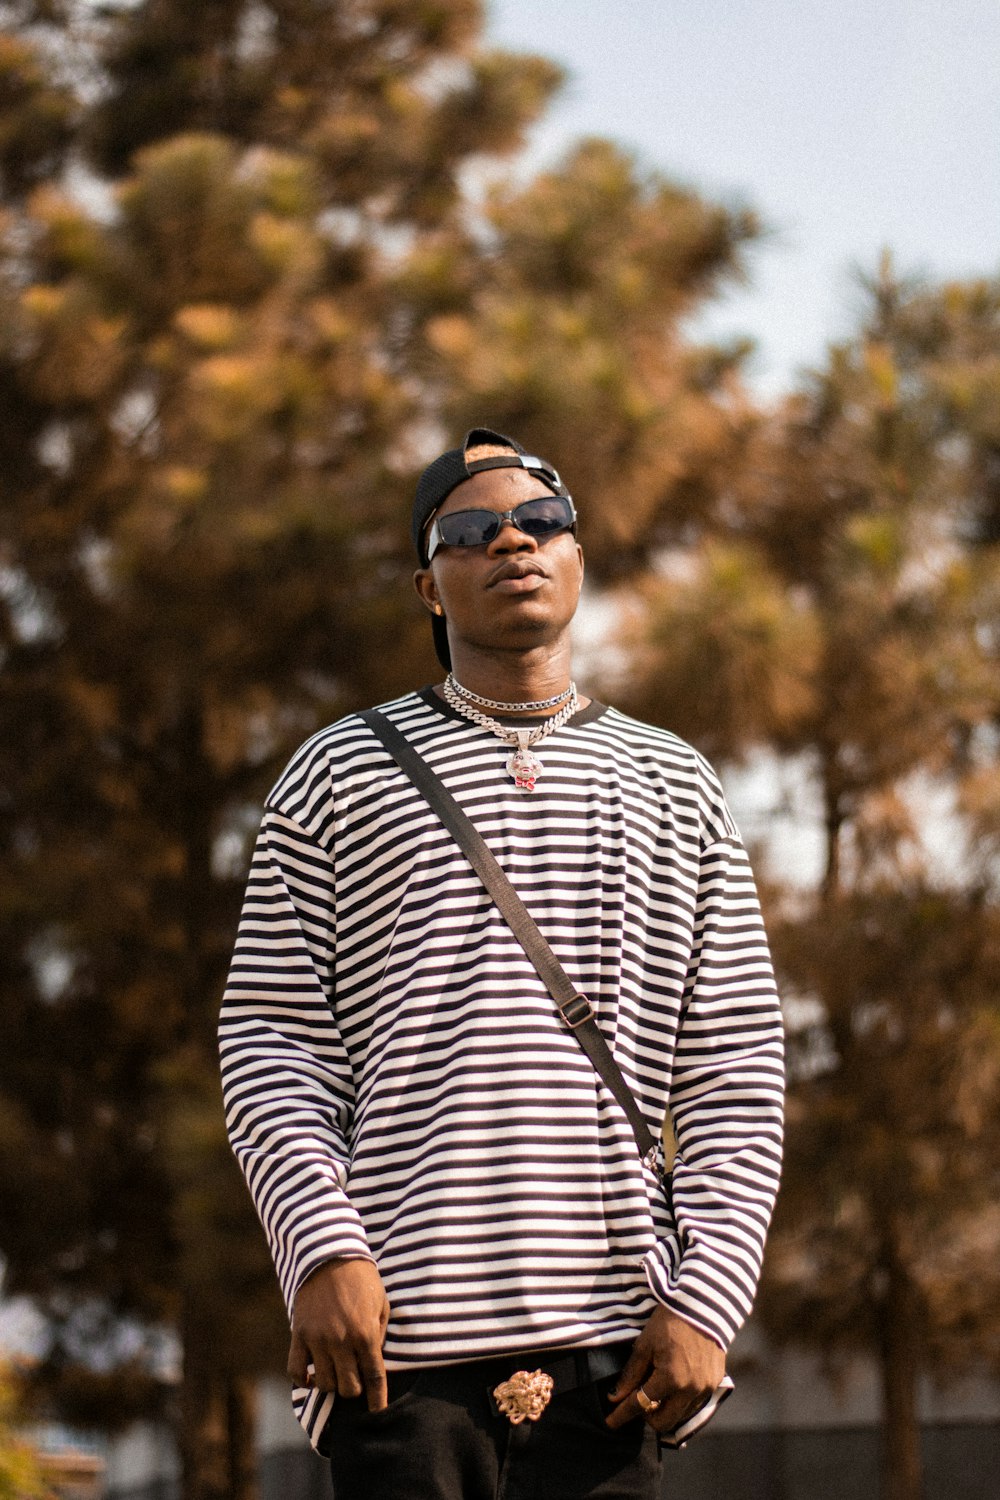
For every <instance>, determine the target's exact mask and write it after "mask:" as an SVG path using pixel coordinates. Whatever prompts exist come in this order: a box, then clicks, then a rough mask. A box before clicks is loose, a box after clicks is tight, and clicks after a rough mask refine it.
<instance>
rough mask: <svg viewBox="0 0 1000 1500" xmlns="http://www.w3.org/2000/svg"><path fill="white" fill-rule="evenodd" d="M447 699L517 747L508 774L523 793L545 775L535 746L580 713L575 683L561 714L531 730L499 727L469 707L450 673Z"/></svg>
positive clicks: (446, 686)
mask: <svg viewBox="0 0 1000 1500" xmlns="http://www.w3.org/2000/svg"><path fill="white" fill-rule="evenodd" d="M444 696H445V701H446V702H447V703H449V704H450V705H451V707H452V708H453V709H455V710H456V712H457V713H460V714H462V716H463V717H464V718H466V719H471V720H472V722H473V724H478V725H479V726H480V728H481V729H488V730H489V731H490V733H491V734H495V735H496V736H497V738H498V739H501V740H503V742H504V744H505V745H511V746H513V747H514V753H513V754H512V755H511V757H510V759H509V760H508V761H507V773H508V775H509V776H511V777H512V778H513V781H514V785H515V786H516V787H517V789H518V791H520V792H533V791H534V790H535V782H536V781H537V780H538V778H539V776H540V775H541V774H542V763H541V761H540V760H539V758H538V756H537V755H535V753H534V752H533V750H532V749H531V746H532V745H537V744H538V742H539V740H543V739H545V737H546V735H549V734H553V733H554V732H555V731H556V730H557V729H561V728H562V726H563V725H564V724H565V723H567V722H568V721H569V720H570V719H571V718H572V717H573V715H574V714H575V713H576V710H577V694H576V684H575V683H570V694H569V698H568V699H567V701H566V703H565V704H564V705H563V707H562V708H561V709H560V710H559V712H558V713H557V714H553V715H552V717H551V719H546V720H545V723H544V724H535V725H533V726H532V727H531V728H530V729H529V728H525V729H515V728H513V727H512V726H511V725H509V724H498V723H497V721H496V719H491V718H490V717H489V715H488V714H484V713H480V711H479V709H478V708H475V707H473V705H472V704H471V703H467V702H466V700H465V699H464V698H463V697H462V695H461V693H460V692H459V691H458V686H457V684H456V683H454V682H453V679H452V677H451V674H450V673H449V675H448V677H447V678H446V679H445V684H444Z"/></svg>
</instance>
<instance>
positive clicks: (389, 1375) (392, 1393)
mask: <svg viewBox="0 0 1000 1500" xmlns="http://www.w3.org/2000/svg"><path fill="white" fill-rule="evenodd" d="M632 1344H633V1340H631V1339H629V1340H628V1342H626V1343H618V1344H599V1345H596V1346H594V1347H592V1348H586V1349H535V1350H531V1349H529V1350H525V1351H523V1352H521V1353H519V1354H502V1355H492V1356H491V1357H490V1358H489V1359H474V1360H465V1361H462V1362H461V1363H460V1364H453V1365H433V1366H431V1367H429V1368H428V1367H424V1368H423V1369H418V1370H387V1371H386V1381H387V1384H388V1397H389V1400H390V1401H396V1400H398V1398H399V1397H400V1396H402V1395H404V1394H405V1393H406V1392H407V1391H408V1390H410V1389H411V1388H412V1387H413V1386H414V1385H416V1383H417V1381H418V1380H419V1381H421V1383H424V1384H429V1385H433V1386H434V1387H435V1388H436V1389H439V1390H440V1392H441V1394H442V1395H447V1394H449V1393H450V1392H454V1394H455V1395H458V1394H459V1393H460V1392H462V1391H469V1390H474V1389H476V1388H483V1387H485V1389H486V1392H487V1395H488V1397H489V1399H490V1404H491V1405H492V1406H493V1408H494V1410H497V1409H498V1403H497V1398H496V1387H497V1386H499V1385H503V1384H504V1383H505V1382H509V1381H511V1380H512V1379H514V1378H516V1377H517V1375H518V1374H519V1373H523V1372H530V1373H531V1374H534V1372H535V1371H540V1372H541V1374H542V1375H543V1376H547V1377H548V1379H549V1380H550V1381H551V1382H552V1384H551V1386H549V1387H548V1395H547V1397H546V1398H545V1399H546V1401H547V1400H548V1399H549V1398H551V1397H552V1396H558V1395H562V1394H563V1393H564V1392H566V1391H575V1390H578V1389H579V1387H580V1386H584V1385H592V1384H593V1383H594V1382H595V1381H597V1380H604V1379H607V1377H609V1376H612V1375H617V1374H618V1373H619V1371H620V1370H622V1369H623V1368H624V1366H625V1363H626V1361H627V1360H628V1357H629V1355H630V1353H631V1352H632ZM499 1409H500V1410H501V1411H504V1414H505V1415H507V1412H506V1411H505V1409H504V1408H503V1407H500V1408H499Z"/></svg>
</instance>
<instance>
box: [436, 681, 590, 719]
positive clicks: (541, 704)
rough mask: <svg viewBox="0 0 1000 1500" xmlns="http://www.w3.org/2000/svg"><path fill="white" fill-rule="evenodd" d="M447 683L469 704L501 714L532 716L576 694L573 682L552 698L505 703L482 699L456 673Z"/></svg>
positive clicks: (493, 699)
mask: <svg viewBox="0 0 1000 1500" xmlns="http://www.w3.org/2000/svg"><path fill="white" fill-rule="evenodd" d="M447 681H448V682H449V683H450V684H451V686H452V687H453V688H454V689H455V692H456V693H461V695H462V697H463V698H464V699H465V700H466V702H467V703H475V704H476V706H477V707H478V708H498V709H499V710H500V712H501V713H508V714H530V713H532V712H533V711H534V710H536V709H546V708H555V706H556V704H557V703H565V701H566V699H567V698H568V697H569V696H570V694H571V693H575V692H576V683H575V682H571V683H570V685H569V687H568V688H564V689H563V691H562V692H561V693H553V695H552V697H551V698H535V699H533V700H532V701H531V702H530V703H504V702H503V701H502V700H501V699H498V698H481V697H480V696H479V694H478V693H474V692H473V691H472V689H471V688H467V687H465V686H464V685H463V684H462V683H461V682H459V680H458V678H457V677H456V676H455V674H454V672H449V673H448V678H447Z"/></svg>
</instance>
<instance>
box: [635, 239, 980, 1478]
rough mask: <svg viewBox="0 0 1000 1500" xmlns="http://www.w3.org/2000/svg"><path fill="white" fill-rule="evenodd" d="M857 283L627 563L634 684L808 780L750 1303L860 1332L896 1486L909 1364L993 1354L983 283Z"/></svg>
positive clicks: (771, 1315)
mask: <svg viewBox="0 0 1000 1500" xmlns="http://www.w3.org/2000/svg"><path fill="white" fill-rule="evenodd" d="M869 295H870V311H869V314H868V317H867V318H866V320H865V322H864V324H863V326H862V327H861V328H860V330H859V332H858V334H857V335H856V337H855V338H853V339H852V340H850V341H848V342H847V343H845V344H844V345H842V346H840V347H837V348H834V349H832V350H831V351H830V355H829V359H828V362H827V364H826V366H825V368H824V369H823V370H822V371H820V372H818V373H816V374H815V375H814V376H813V377H812V378H811V379H810V381H809V382H808V383H807V384H806V386H805V388H804V389H803V390H801V391H800V392H799V393H797V394H796V395H795V396H793V397H792V398H790V399H789V400H788V401H787V402H786V403H785V404H784V405H783V406H782V407H780V408H779V409H778V410H777V411H775V412H772V413H770V414H764V415H762V416H761V417H760V418H759V419H758V420H757V422H756V423H755V424H753V426H752V427H751V428H750V429H749V432H748V435H747V439H746V442H745V445H744V450H743V454H742V460H741V466H740V468H739V469H738V470H737V471H735V472H734V474H733V478H732V483H731V486H730V488H729V493H728V496H727V497H726V498H725V499H724V501H723V502H722V504H720V505H719V506H718V507H717V509H716V511H715V513H714V515H709V516H708V517H707V518H706V519H707V524H706V525H704V526H703V528H702V533H701V535H700V536H697V537H695V538H694V539H693V543H692V545H690V546H689V547H688V548H687V550H680V549H678V550H677V551H675V552H674V553H673V554H672V555H670V556H668V557H667V558H666V559H665V560H664V565H663V566H662V567H661V571H660V573H659V575H658V576H655V577H654V578H652V579H651V580H648V581H647V583H646V585H645V589H644V593H643V596H642V597H643V601H644V603H645V612H644V635H643V640H642V651H641V654H640V655H639V657H637V658H636V659H635V664H636V666H637V668H638V670H637V672H636V674H635V677H634V679H633V682H632V684H631V691H632V694H633V702H634V703H635V704H636V705H637V706H638V707H639V709H640V710H641V711H645V712H646V713H647V714H650V715H652V716H653V717H659V718H660V720H661V722H664V723H666V724H667V725H669V726H670V727H671V728H675V729H677V730H679V731H680V732H681V733H684V732H685V731H687V732H692V731H693V733H694V735H695V737H696V738H697V740H698V741H699V742H700V743H702V744H704V745H705V746H706V748H708V749H710V750H711V751H712V752H713V753H714V754H717V755H719V756H721V757H723V758H724V759H728V760H738V759H739V758H741V757H742V756H743V755H745V754H746V752H747V751H749V750H750V749H753V748H758V749H760V748H766V749H767V750H769V751H770V752H771V754H772V755H778V756H782V757H786V758H788V759H789V760H792V761H794V762H795V763H796V764H797V766H798V767H799V769H800V771H804V772H805V773H806V774H807V775H808V776H809V777H810V779H811V781H812V786H813V790H814V794H815V803H816V808H817V817H818V821H819V822H820V823H821V826H822V829H823V832H824V835H825V854H826V858H825V869H824V871H823V875H822V880H821V882H820V884H819V886H818V888H817V889H816V890H815V891H813V892H804V891H802V890H801V889H798V890H795V889H785V890H782V889H781V887H780V886H777V887H776V888H775V889H774V890H772V893H771V902H770V904H771V907H772V912H771V924H770V925H771V930H772V935H773V938H774V942H775V951H776V959H777V963H778V968H779V974H780V978H781V981H782V987H783V990H784V993H785V995H786V999H787V1002H788V1016H789V1023H790V1028H791V1036H790V1061H791V1080H792V1090H791V1098H790V1111H789V1146H788V1157H787V1168H786V1175H785V1183H784V1187H783V1190H782V1195H781V1197H780V1199H779V1206H778V1211H777V1216H776V1221H775V1226H774V1230H773V1233H772V1239H771V1249H770V1256H769V1260H768V1262H767V1266H766V1280H765V1285H764V1289H763V1296H762V1299H761V1307H762V1313H763V1316H764V1318H765V1320H766V1321H767V1322H768V1323H769V1325H770V1327H771V1328H772V1330H773V1331H774V1332H775V1333H776V1334H777V1335H778V1336H780V1337H781V1338H792V1339H795V1340H799V1341H807V1342H814V1343H815V1344H816V1345H817V1346H818V1347H819V1348H820V1349H822V1351H823V1352H824V1354H825V1355H826V1356H827V1357H828V1358H831V1359H836V1358H837V1357H838V1356H839V1355H840V1354H842V1353H843V1352H845V1351H855V1350H857V1349H859V1348H860V1349H865V1350H868V1351H871V1352H873V1353H875V1354H876V1355H877V1357H878V1358H879V1360H880V1363H881V1365H882V1370H883V1387H884V1391H885V1402H886V1413H887V1439H888V1441H887V1454H888V1481H887V1482H888V1490H887V1493H888V1494H889V1495H891V1496H892V1497H893V1500H904V1497H905V1500H915V1497H916V1495H917V1491H918V1488H919V1442H918V1438H917V1428H916V1414H915V1389H916V1380H917V1376H918V1373H919V1372H920V1371H922V1370H926V1371H928V1372H933V1373H936V1374H938V1375H940V1374H941V1373H942V1372H943V1371H946V1370H948V1371H950V1370H952V1369H956V1368H958V1369H970V1368H976V1367H977V1365H978V1364H979V1363H981V1362H982V1361H983V1360H990V1361H993V1362H995V1361H996V1360H997V1359H998V1358H1000V1320H998V1316H997V1309H998V1308H1000V1281H998V1275H997V1267H996V1257H995V1253H994V1250H995V1244H996V1230H997V1220H996V1211H995V1203H996V1200H997V1189H998V1186H1000V1182H998V1174H997V1163H998V1161H1000V1154H998V1146H1000V1140H998V1123H997V1122H998V1121H1000V1012H998V1010H997V1002H996V995H995V981H994V979H993V976H994V975H995V964H996V952H997V944H998V940H1000V919H998V906H997V896H998V894H1000V863H998V861H997V851H998V848H1000V844H998V840H997V836H996V830H997V828H998V826H1000V821H998V817H997V808H998V806H1000V798H998V793H997V775H996V749H997V725H998V723H1000V685H998V684H1000V675H998V670H997V669H998V651H997V646H998V642H997V634H996V619H997V598H998V596H997V586H998V582H1000V550H998V548H997V542H998V540H1000V527H998V525H997V517H998V514H1000V511H998V508H997V507H998V496H1000V489H998V476H1000V465H998V463H997V453H998V449H997V445H996V437H997V429H996V415H995V413H996V406H995V397H996V393H997V386H996V380H997V361H998V358H1000V316H998V314H1000V302H998V297H1000V288H998V287H997V285H996V284H995V283H973V284H971V285H969V286H964V287H960V286H945V287H940V288H925V287H921V286H914V285H911V286H904V285H901V284H900V283H899V282H898V281H896V279H895V278H894V277H893V275H892V270H891V265H890V264H889V263H888V262H886V263H884V264H883V266H882V268H881V271H880V273H879V275H878V276H877V277H876V278H875V279H874V280H873V281H872V282H871V284H870V286H869ZM935 823H936V824H937V825H939V826H938V829H937V833H938V837H940V825H941V824H942V823H943V824H944V827H945V828H946V829H947V830H948V832H949V834H950V841H951V858H950V859H949V860H948V862H947V864H946V865H945V867H943V868H941V867H938V866H936V865H935V862H934V860H933V859H932V858H931V856H930V855H929V853H928V849H929V847H931V843H932V840H929V838H928V834H930V835H933V834H934V833H935V828H934V827H933V826H930V825H933V824H935ZM771 854H772V857H773V858H774V859H775V861H776V862H780V856H781V851H780V849H772V851H771ZM991 1247H993V1248H991Z"/></svg>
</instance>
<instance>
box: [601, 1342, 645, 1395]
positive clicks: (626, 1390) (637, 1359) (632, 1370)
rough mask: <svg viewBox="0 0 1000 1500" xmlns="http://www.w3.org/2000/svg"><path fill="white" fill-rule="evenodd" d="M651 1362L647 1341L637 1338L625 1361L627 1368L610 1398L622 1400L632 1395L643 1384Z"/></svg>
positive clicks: (620, 1376)
mask: <svg viewBox="0 0 1000 1500" xmlns="http://www.w3.org/2000/svg"><path fill="white" fill-rule="evenodd" d="M651 1363H652V1361H651V1359H650V1356H649V1352H648V1349H647V1346H646V1344H645V1341H644V1340H643V1339H642V1338H638V1339H636V1341H635V1343H634V1344H633V1346H632V1353H631V1354H630V1355H629V1357H628V1359H627V1360H626V1362H625V1368H624V1369H623V1370H622V1372H621V1374H620V1375H619V1377H618V1379H617V1380H616V1381H615V1386H614V1390H613V1391H611V1393H610V1395H609V1400H611V1401H621V1400H622V1399H623V1398H624V1397H625V1396H628V1395H631V1393H632V1391H634V1390H636V1389H637V1388H638V1387H639V1386H640V1385H641V1384H642V1382H643V1379H644V1377H645V1376H646V1375H647V1374H648V1372H649V1368H650V1364H651Z"/></svg>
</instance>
